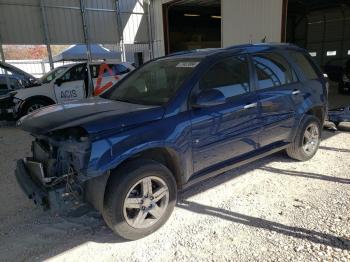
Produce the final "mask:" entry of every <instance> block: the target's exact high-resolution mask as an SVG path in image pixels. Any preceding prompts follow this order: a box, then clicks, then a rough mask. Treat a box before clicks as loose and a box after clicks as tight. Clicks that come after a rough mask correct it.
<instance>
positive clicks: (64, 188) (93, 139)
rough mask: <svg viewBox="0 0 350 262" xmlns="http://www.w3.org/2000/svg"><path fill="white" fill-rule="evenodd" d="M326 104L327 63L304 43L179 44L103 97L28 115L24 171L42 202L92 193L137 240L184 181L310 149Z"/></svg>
mask: <svg viewBox="0 0 350 262" xmlns="http://www.w3.org/2000/svg"><path fill="white" fill-rule="evenodd" d="M326 105H327V90H326V80H325V79H324V77H323V74H322V73H321V71H320V70H319V69H318V67H317V66H316V65H315V64H314V63H313V62H312V59H311V58H310V56H309V55H308V53H307V52H306V51H305V50H303V49H300V48H298V47H296V46H293V45H289V44H259V45H242V46H233V47H229V48H222V49H210V50H198V51H191V52H184V53H177V54H174V55H170V56H167V57H162V58H159V59H157V60H154V61H151V62H149V63H147V64H145V65H144V66H142V67H141V68H139V69H138V70H136V71H135V72H133V73H132V74H130V75H129V76H128V77H126V78H125V79H123V80H122V81H121V82H119V83H117V84H116V85H115V86H114V87H113V88H111V89H110V90H109V91H108V92H107V93H105V94H104V95H102V96H101V97H98V98H90V99H85V100H81V101H73V102H71V103H65V104H59V105H53V106H49V107H45V108H42V109H39V110H37V111H35V112H33V113H31V114H29V115H27V116H25V117H23V118H21V119H20V120H19V122H18V125H19V126H20V127H21V128H22V129H23V130H25V131H27V132H30V133H31V134H32V135H33V136H34V138H35V140H34V141H33V144H32V156H29V157H27V158H25V159H21V160H19V161H18V163H17V168H16V172H15V173H16V178H17V180H18V183H19V184H20V186H21V187H22V189H23V191H24V192H25V193H26V194H27V196H29V198H31V199H32V200H33V201H34V202H35V203H36V204H38V205H41V206H43V207H44V208H46V209H56V210H57V209H64V208H67V207H69V208H72V207H74V205H76V204H77V203H89V204H91V205H92V206H93V207H95V208H96V209H97V210H99V211H100V212H101V213H102V215H103V217H104V219H105V221H106V223H107V225H108V226H109V227H110V228H111V229H112V230H113V231H114V232H115V233H116V234H118V235H120V236H121V237H123V238H125V239H138V238H142V237H144V236H146V235H148V234H150V233H152V232H154V231H155V230H157V229H158V228H160V227H161V226H162V225H163V224H164V223H165V222H166V221H167V219H168V218H169V216H170V215H171V213H172V211H173V209H174V205H175V203H176V199H177V192H178V190H179V189H184V188H186V187H188V186H191V185H193V184H195V183H198V182H200V181H203V180H204V179H206V178H209V177H213V176H215V175H218V174H221V173H223V172H225V171H228V170H230V169H232V168H234V167H237V166H239V165H242V164H246V163H248V162H250V161H254V160H256V159H258V158H261V157H264V156H267V155H269V154H272V153H274V152H277V151H281V150H285V151H286V152H287V154H288V156H290V157H291V158H293V159H296V160H299V161H306V160H309V159H311V158H312V157H313V156H314V155H315V153H316V151H317V149H318V146H319V143H320V137H321V130H322V126H323V122H324V118H325V115H326V108H327V107H326Z"/></svg>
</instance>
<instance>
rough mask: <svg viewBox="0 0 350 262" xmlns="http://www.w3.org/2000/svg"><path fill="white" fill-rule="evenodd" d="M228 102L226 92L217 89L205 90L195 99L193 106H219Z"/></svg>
mask: <svg viewBox="0 0 350 262" xmlns="http://www.w3.org/2000/svg"><path fill="white" fill-rule="evenodd" d="M225 103H226V97H225V96H224V94H223V93H222V92H221V91H220V90H217V89H210V90H204V91H202V92H200V93H199V95H198V96H197V97H195V99H194V103H193V104H192V107H194V108H203V107H210V106H217V105H222V104H225Z"/></svg>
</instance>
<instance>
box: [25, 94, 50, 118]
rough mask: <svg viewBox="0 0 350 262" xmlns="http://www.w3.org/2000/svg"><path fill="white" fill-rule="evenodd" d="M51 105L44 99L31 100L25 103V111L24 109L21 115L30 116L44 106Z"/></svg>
mask: <svg viewBox="0 0 350 262" xmlns="http://www.w3.org/2000/svg"><path fill="white" fill-rule="evenodd" d="M48 105H50V103H48V102H47V101H46V100H44V99H40V98H35V99H32V100H29V101H27V102H26V103H25V105H24V107H23V109H22V113H21V115H22V116H24V115H28V114H30V113H32V112H34V111H36V110H38V109H40V108H42V107H44V106H48Z"/></svg>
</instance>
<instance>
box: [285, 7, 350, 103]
mask: <svg viewBox="0 0 350 262" xmlns="http://www.w3.org/2000/svg"><path fill="white" fill-rule="evenodd" d="M287 21H288V22H287V42H290V43H295V44H297V45H298V46H301V47H303V48H305V49H307V50H308V51H309V52H310V54H311V56H312V57H313V59H314V60H315V61H316V62H317V63H318V65H319V66H320V67H321V68H322V69H323V71H324V72H325V73H326V74H327V75H328V77H329V79H330V97H329V99H330V107H331V108H332V107H333V108H334V107H340V106H346V105H350V96H349V94H348V95H345V94H344V93H346V92H345V90H342V87H343V86H344V79H345V77H344V76H345V75H347V74H348V73H350V2H349V1H348V0H337V1H329V0H289V1H288V18H287ZM345 86H346V85H345ZM349 89H350V83H349ZM348 92H349V93H350V90H348Z"/></svg>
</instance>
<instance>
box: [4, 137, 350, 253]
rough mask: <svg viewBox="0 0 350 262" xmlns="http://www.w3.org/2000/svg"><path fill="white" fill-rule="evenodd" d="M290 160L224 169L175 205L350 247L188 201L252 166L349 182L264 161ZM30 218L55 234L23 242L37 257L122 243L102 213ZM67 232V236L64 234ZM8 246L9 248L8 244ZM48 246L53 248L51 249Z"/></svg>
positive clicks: (336, 239)
mask: <svg viewBox="0 0 350 262" xmlns="http://www.w3.org/2000/svg"><path fill="white" fill-rule="evenodd" d="M334 135H337V132H335V133H332V132H328V131H325V132H324V137H325V139H327V138H329V137H332V136H334ZM321 149H323V150H332V151H333V150H334V151H339V150H340V151H339V152H345V153H348V151H349V150H345V149H337V148H329V147H321ZM342 150H343V151H342ZM291 161H292V160H289V159H288V158H286V157H285V154H284V153H277V154H275V155H273V156H270V157H267V158H264V159H261V160H259V161H257V162H255V163H254V165H252V164H251V165H249V166H243V167H240V168H236V169H234V170H232V171H229V172H226V173H225V174H222V175H220V176H217V177H214V178H212V179H209V180H208V181H206V182H204V183H202V184H200V185H197V186H195V187H192V188H190V189H187V190H186V191H183V192H181V193H180V195H179V202H178V204H177V207H178V208H181V209H185V210H188V211H191V212H195V213H199V214H206V215H211V216H215V217H218V218H221V219H225V220H228V221H231V222H233V223H238V224H243V225H246V226H250V227H254V228H261V229H265V230H269V231H273V232H276V233H279V234H283V235H286V236H291V237H295V238H299V239H306V240H308V241H310V242H314V243H318V244H324V245H327V246H330V247H336V248H341V249H347V250H350V240H347V239H344V238H341V237H338V236H335V235H331V234H327V233H321V232H317V231H314V230H309V229H305V228H300V227H293V226H288V225H284V224H281V223H277V222H273V221H269V220H266V219H261V218H258V217H253V216H247V215H244V214H240V213H236V212H232V211H228V210H224V209H221V208H216V207H210V206H205V205H202V204H199V203H195V202H191V201H188V200H187V199H188V198H189V197H191V196H194V195H196V194H199V193H201V192H204V191H206V190H208V189H210V188H213V187H216V186H218V185H221V184H223V183H225V182H227V181H229V180H232V179H234V178H237V177H238V176H241V175H244V174H246V173H248V172H250V171H252V170H253V169H261V170H264V171H268V172H272V173H277V174H282V175H287V176H294V177H305V178H310V179H319V180H324V181H329V182H335V183H343V184H350V180H349V179H345V178H337V177H330V176H325V175H321V174H315V173H308V172H299V171H290V170H282V169H277V168H272V167H268V166H267V164H268V163H270V162H291ZM32 219H34V220H35V221H36V222H35V225H32V224H31V223H33V222H32V221H23V223H24V224H26V223H27V225H29V226H34V227H35V230H36V231H38V232H42V231H44V235H45V230H49V232H51V233H49V234H53V236H54V238H53V240H52V242H51V243H47V242H48V240H45V239H43V240H40V239H38V242H39V244H38V243H31V242H29V241H28V242H26V243H28V246H26V247H25V248H26V249H27V250H29V251H30V249H33V250H34V249H35V250H37V248H38V245H42V252H41V253H42V256H40V259H47V258H51V257H54V256H56V255H59V254H61V253H63V252H66V251H69V250H70V249H73V248H74V247H77V246H79V245H81V244H84V243H85V242H88V241H90V242H97V243H121V242H125V241H124V240H123V239H120V238H118V237H117V236H115V235H114V234H113V233H112V232H111V231H110V230H109V229H108V228H107V227H106V225H105V223H104V222H103V220H102V217H101V215H99V214H97V213H96V212H95V211H91V210H86V211H84V212H83V214H78V215H77V216H70V217H60V218H55V219H54V220H53V222H52V221H51V220H50V219H48V215H47V213H40V214H39V216H37V217H35V218H32ZM20 223H21V222H20ZM62 225H63V230H61V231H60V228H61V227H62ZM48 228H49V229H48ZM56 229H58V232H56V231H55V230H56ZM50 230H52V231H50ZM9 231H10V230H9ZM72 232H73V233H72ZM68 233H69V235H68V237H67V234H68ZM11 234H14V233H13V232H12V233H11V232H2V233H1V234H0V239H1V241H2V242H6V235H11ZM20 234H21V238H24V239H27V238H28V239H30V236H28V235H26V234H31V232H30V231H29V232H26V231H22V232H20ZM16 237H17V236H14V235H12V239H9V241H11V240H13V241H15V239H16ZM62 239H64V240H62ZM9 241H7V242H8V243H9ZM47 245H49V247H50V248H45V246H47ZM53 246H54V247H55V248H54V249H52V247H53ZM7 248H10V249H11V245H10V246H9V247H7ZM12 249H13V254H12V255H13V256H14V257H13V258H12V259H14V260H15V259H16V248H15V247H12ZM50 249H52V250H51V251H50ZM1 250H2V248H1V247H0V252H1ZM48 250H49V251H48Z"/></svg>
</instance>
